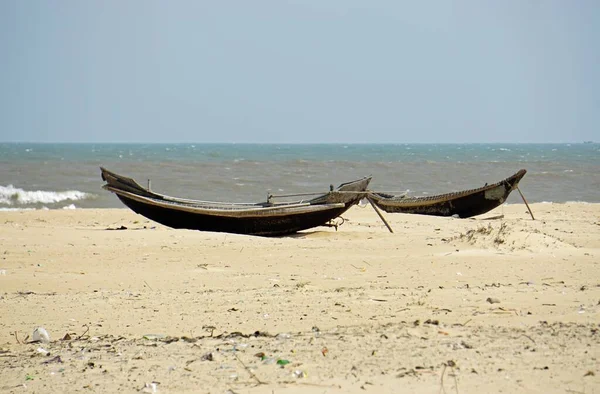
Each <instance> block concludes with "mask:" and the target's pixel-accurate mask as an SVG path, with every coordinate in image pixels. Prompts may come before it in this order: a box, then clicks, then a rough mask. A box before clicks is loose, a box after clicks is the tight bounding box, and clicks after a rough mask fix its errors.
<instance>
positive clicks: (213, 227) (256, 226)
mask: <svg viewBox="0 0 600 394" xmlns="http://www.w3.org/2000/svg"><path fill="white" fill-rule="evenodd" d="M117 197H118V198H119V199H120V200H121V201H122V202H123V204H125V205H126V206H127V207H129V208H130V209H131V210H133V211H134V212H136V213H138V214H140V215H142V216H144V217H146V218H148V219H150V220H153V221H155V222H157V223H160V224H163V225H165V226H168V227H172V228H177V229H189V230H200V231H214V232H224V233H234V234H246V235H260V236H281V235H288V234H293V233H296V232H298V231H302V230H307V229H310V228H313V227H318V226H322V225H324V224H326V223H327V222H329V221H330V220H332V219H335V218H336V217H338V216H340V215H342V214H343V213H344V212H346V211H347V210H348V209H350V207H351V204H348V205H346V204H338V206H335V207H331V208H329V209H322V210H304V211H299V212H296V213H287V214H283V215H266V216H265V215H257V216H239V217H236V216H215V215H205V214H195V213H190V212H186V211H179V210H174V209H168V208H165V207H159V206H154V205H149V204H144V203H141V202H139V201H136V200H133V199H130V198H127V197H124V196H121V195H118V194H117ZM339 205H341V206H339Z"/></svg>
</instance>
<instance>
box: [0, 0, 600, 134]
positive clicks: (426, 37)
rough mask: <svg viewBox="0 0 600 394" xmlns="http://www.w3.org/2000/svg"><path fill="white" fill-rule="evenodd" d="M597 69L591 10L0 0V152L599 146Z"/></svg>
mask: <svg viewBox="0 0 600 394" xmlns="http://www.w3.org/2000/svg"><path fill="white" fill-rule="evenodd" d="M599 70H600V1H597V0H589V1H585V0H574V1H565V0H556V1H552V0H531V1H527V0H512V1H511V0H508V1H482V0H473V1H455V2H450V1H444V0H435V1H433V0H432V1H421V0H418V1H399V0H390V1H376V0H375V1H368V0H363V1H354V0H305V1H300V0H298V1H286V0H273V1H259V0H257V1H245V0H242V1H203V0H191V1H166V0H165V1H148V0H137V1H136V0H127V1H122V0H102V1H100V0H98V1H91V0H90V1H81V0H73V1H61V0H46V1H39V0H38V1H36V0H26V1H20V0H0V141H28V142H347V143H350V142H581V141H583V140H596V141H597V140H599V139H600V130H599V129H600V127H599V125H600V71H599Z"/></svg>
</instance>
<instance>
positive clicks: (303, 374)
mask: <svg viewBox="0 0 600 394" xmlns="http://www.w3.org/2000/svg"><path fill="white" fill-rule="evenodd" d="M294 376H295V377H297V378H305V377H306V376H307V374H306V372H304V371H302V370H299V369H297V370H295V371H294Z"/></svg>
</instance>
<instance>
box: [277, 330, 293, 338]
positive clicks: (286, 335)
mask: <svg viewBox="0 0 600 394" xmlns="http://www.w3.org/2000/svg"><path fill="white" fill-rule="evenodd" d="M291 337H292V336H291V335H290V334H288V333H287V332H281V333H279V334H277V336H276V337H275V338H277V339H279V340H286V339H290V338H291Z"/></svg>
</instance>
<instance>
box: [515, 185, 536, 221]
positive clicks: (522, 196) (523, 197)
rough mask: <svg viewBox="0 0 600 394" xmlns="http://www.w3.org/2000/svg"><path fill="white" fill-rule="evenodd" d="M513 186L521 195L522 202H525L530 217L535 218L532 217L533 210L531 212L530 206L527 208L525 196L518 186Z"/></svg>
mask: <svg viewBox="0 0 600 394" xmlns="http://www.w3.org/2000/svg"><path fill="white" fill-rule="evenodd" d="M515 188H516V189H517V191H518V192H519V194H520V195H521V198H522V199H523V202H524V203H525V206H526V207H527V210H528V211H529V214H530V215H531V219H532V220H535V218H534V217H533V212H531V208H529V204H527V200H526V199H525V196H524V195H523V193H521V189H519V186H515Z"/></svg>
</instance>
